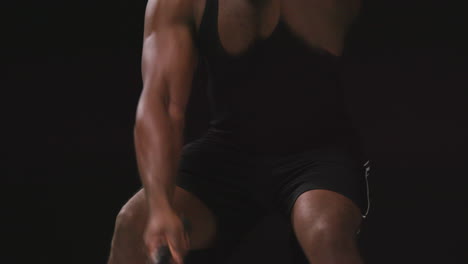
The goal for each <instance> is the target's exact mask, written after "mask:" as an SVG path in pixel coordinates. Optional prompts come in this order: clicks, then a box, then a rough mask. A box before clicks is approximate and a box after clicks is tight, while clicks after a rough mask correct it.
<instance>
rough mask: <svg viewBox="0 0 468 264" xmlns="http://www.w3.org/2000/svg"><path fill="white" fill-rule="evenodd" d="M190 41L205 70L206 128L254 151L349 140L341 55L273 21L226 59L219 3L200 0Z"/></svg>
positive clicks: (283, 150) (350, 131) (351, 133)
mask: <svg viewBox="0 0 468 264" xmlns="http://www.w3.org/2000/svg"><path fill="white" fill-rule="evenodd" d="M196 45H197V47H198V50H199V54H200V56H201V58H202V59H203V60H204V62H205V63H206V66H207V69H208V87H207V89H208V90H207V93H208V100H209V103H210V109H211V121H210V129H209V131H210V132H211V133H212V134H216V136H217V137H218V138H222V139H223V140H225V141H226V142H230V143H232V144H235V145H236V146H238V147H241V148H243V149H245V150H247V151H250V152H255V153H273V154H276V153H291V152H298V151H303V150H307V149H310V148H316V147H321V146H324V145H328V144H336V143H346V142H348V143H350V142H354V143H356V140H358V138H357V134H356V133H355V130H354V129H353V127H352V124H351V122H350V118H349V117H348V115H347V113H346V111H345V103H344V97H343V96H344V93H343V90H342V86H341V85H340V82H339V81H340V78H339V77H340V74H339V73H340V68H341V61H340V58H339V57H337V56H335V55H332V54H331V53H329V52H327V51H325V50H322V49H317V48H311V47H310V46H309V45H308V44H306V43H305V42H304V41H303V40H302V39H300V38H299V37H297V36H295V35H293V33H292V32H291V31H290V30H289V28H288V26H287V25H286V24H285V23H284V21H283V20H281V19H280V21H279V23H278V25H277V26H276V28H275V30H274V32H273V33H272V35H271V36H270V37H268V38H267V39H265V40H260V41H257V42H256V43H255V44H254V45H253V46H251V47H250V48H249V50H248V51H246V52H244V53H242V54H240V55H236V56H231V55H230V54H228V53H227V52H226V51H225V50H224V49H223V47H222V45H221V42H220V40H219V35H218V0H206V6H205V11H204V14H203V18H202V21H201V25H200V29H199V32H198V35H197V37H196Z"/></svg>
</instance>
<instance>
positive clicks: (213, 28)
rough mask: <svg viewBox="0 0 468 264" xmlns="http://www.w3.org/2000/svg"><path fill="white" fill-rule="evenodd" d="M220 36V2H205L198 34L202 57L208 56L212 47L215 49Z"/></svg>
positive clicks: (216, 0)
mask: <svg viewBox="0 0 468 264" xmlns="http://www.w3.org/2000/svg"><path fill="white" fill-rule="evenodd" d="M217 34H218V0H205V8H204V11H203V15H202V19H201V22H200V28H199V30H198V34H197V41H196V42H197V47H198V50H199V51H200V53H201V54H200V55H206V54H207V52H209V51H210V47H211V48H212V47H215V45H216V44H215V43H216V41H217Z"/></svg>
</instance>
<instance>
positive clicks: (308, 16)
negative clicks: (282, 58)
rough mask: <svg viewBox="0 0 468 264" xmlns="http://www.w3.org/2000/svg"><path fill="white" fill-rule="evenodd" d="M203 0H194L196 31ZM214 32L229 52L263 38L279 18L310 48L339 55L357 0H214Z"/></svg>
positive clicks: (354, 14)
mask: <svg viewBox="0 0 468 264" xmlns="http://www.w3.org/2000/svg"><path fill="white" fill-rule="evenodd" d="M206 1H213V0H199V1H194V4H195V6H194V20H195V23H196V29H197V32H198V31H199V28H200V23H201V20H202V17H203V14H204V10H205V5H206ZM218 3H219V17H218V23H219V24H218V31H219V36H220V41H221V43H222V45H223V47H224V49H225V50H226V51H227V52H228V53H230V54H233V55H236V54H241V53H242V52H244V51H246V50H247V49H248V47H249V46H251V45H252V43H253V42H255V41H256V40H258V39H267V38H268V37H269V36H270V35H271V34H272V33H273V32H274V30H275V28H276V26H277V24H278V22H279V19H280V17H281V19H282V20H283V22H285V23H286V24H288V26H289V29H290V30H291V31H292V32H294V34H296V35H297V36H298V37H300V38H301V39H303V40H304V41H305V42H306V43H307V44H309V45H310V46H312V47H319V48H322V49H325V50H328V51H329V52H331V53H333V54H335V55H340V54H341V52H342V50H343V43H344V38H345V37H346V33H347V30H348V28H349V26H350V24H351V23H352V22H353V20H354V18H355V17H356V16H357V15H358V12H359V9H360V6H361V0H218Z"/></svg>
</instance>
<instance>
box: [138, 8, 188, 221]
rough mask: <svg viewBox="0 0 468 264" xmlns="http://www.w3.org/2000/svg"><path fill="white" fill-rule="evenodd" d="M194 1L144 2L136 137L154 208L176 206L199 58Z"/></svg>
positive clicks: (139, 161) (149, 201)
mask: <svg viewBox="0 0 468 264" xmlns="http://www.w3.org/2000/svg"><path fill="white" fill-rule="evenodd" d="M191 3H192V1H187V0H149V1H148V4H147V7H146V14H145V31H144V44H143V54H142V77H143V91H142V93H141V96H140V99H139V102H138V109H137V114H136V122H135V128H134V138H135V148H136V155H137V161H138V169H139V173H140V178H141V180H142V183H143V186H144V189H145V194H146V197H147V201H148V206H149V211H150V214H151V213H152V212H154V211H156V210H159V209H170V208H171V207H172V196H173V193H174V189H175V177H176V173H177V167H178V163H179V159H180V153H181V149H182V146H183V128H184V124H185V109H186V104H187V101H188V98H189V94H190V89H191V84H192V78H193V74H194V71H195V67H196V64H197V54H196V52H197V51H196V48H195V47H194V43H193V38H192V34H194V33H193V29H192V28H193V27H192V26H191V25H192V24H191V23H193V22H192V21H193V12H192V6H191V5H192V4H191Z"/></svg>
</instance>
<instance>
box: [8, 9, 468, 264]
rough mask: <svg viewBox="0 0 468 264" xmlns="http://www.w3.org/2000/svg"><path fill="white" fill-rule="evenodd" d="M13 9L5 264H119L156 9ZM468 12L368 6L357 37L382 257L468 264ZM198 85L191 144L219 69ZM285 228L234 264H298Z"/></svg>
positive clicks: (350, 87) (361, 114)
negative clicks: (121, 217)
mask: <svg viewBox="0 0 468 264" xmlns="http://www.w3.org/2000/svg"><path fill="white" fill-rule="evenodd" d="M5 5H6V9H5V10H6V13H9V15H10V16H8V19H5V21H4V23H3V25H4V26H5V30H4V31H3V35H4V36H5V37H4V38H3V40H2V43H3V45H4V48H3V49H2V51H1V56H2V62H3V63H2V64H3V65H4V66H5V68H4V69H5V70H4V71H3V72H4V73H6V75H5V77H2V80H1V81H0V82H1V83H2V85H1V89H2V94H6V96H5V97H3V98H2V101H4V103H3V106H4V107H2V109H3V111H2V115H3V116H4V118H3V120H4V122H3V125H2V134H4V136H2V139H1V141H2V147H1V149H0V151H1V154H2V157H3V158H2V160H3V161H2V164H1V168H2V181H1V182H2V183H1V195H2V204H3V205H2V208H4V209H2V212H3V213H2V223H3V224H2V225H1V227H0V230H1V237H2V240H4V241H6V245H7V246H6V247H5V246H2V247H3V249H2V250H0V252H1V253H0V254H1V259H2V260H0V261H1V262H2V263H27V262H28V263H29V262H31V261H34V263H105V261H106V259H107V256H108V253H109V246H110V241H111V237H112V232H113V228H114V220H115V216H116V215H117V213H118V211H119V210H120V208H121V206H122V205H123V204H124V203H125V202H126V200H128V199H129V198H130V197H131V195H133V194H134V193H135V192H136V191H137V190H138V189H139V187H140V180H139V177H138V174H137V169H136V162H135V155H134V150H133V141H132V128H133V122H134V116H135V110H136V105H137V100H138V97H139V93H140V91H141V87H142V83H141V77H140V56H141V46H142V35H143V33H142V31H143V14H144V8H145V1H142V0H139V1H130V0H119V1H114V2H110V1H75V2H64V1H62V2H58V1H56V2H52V1H46V2H40V1H36V2H16V3H13V2H12V3H5ZM9 7H12V9H11V10H14V11H12V12H10V11H9V10H10V9H9ZM463 10H464V9H463V8H462V6H461V2H460V4H458V2H455V1H387V0H378V1H377V0H376V1H367V2H365V5H364V10H363V13H362V15H361V17H360V19H359V20H358V21H357V22H356V24H355V25H354V27H353V30H352V32H351V34H350V37H349V39H348V45H347V49H346V51H345V55H344V60H345V62H346V67H345V72H344V73H343V74H344V77H343V78H344V79H345V88H346V89H345V90H346V98H347V104H348V108H349V111H350V112H351V114H352V117H353V119H354V122H355V124H356V127H358V128H359V131H360V133H361V134H362V135H363V137H364V139H365V149H366V152H367V154H368V156H369V158H370V159H371V160H372V170H371V175H370V176H369V183H370V188H371V199H372V200H371V211H370V214H369V216H368V218H367V219H366V220H365V224H364V227H363V230H362V233H361V236H360V246H361V248H362V253H363V255H364V257H365V259H366V263H379V264H385V263H392V264H393V263H466V262H467V261H468V254H467V251H468V249H467V248H468V238H467V236H468V227H467V223H468V213H467V211H468V206H467V204H468V195H467V193H466V192H467V191H466V190H467V187H468V185H467V184H466V178H467V177H468V159H467V158H468V155H467V151H466V149H467V148H468V142H467V135H468V122H467V118H468V102H467V99H468V97H467V88H468V75H467V70H468V64H467V59H468V54H467V48H466V47H467V44H468V41H467V40H466V26H467V25H468V24H467V18H466V14H465V12H463ZM10 17H11V18H10ZM5 18H6V16H5ZM197 76H198V77H197V78H196V79H195V80H194V87H193V92H192V95H191V99H190V103H189V107H188V120H187V122H188V124H187V131H186V137H187V141H190V140H192V139H194V138H197V137H198V136H199V135H200V134H201V133H203V131H204V129H206V127H207V122H208V106H207V102H206V98H205V91H204V84H205V82H206V79H205V76H204V69H203V68H201V69H199V74H197ZM5 165H6V166H5ZM284 227H285V225H284V223H283V222H282V221H281V220H280V219H279V218H278V217H277V216H275V215H272V216H269V217H267V218H266V219H265V222H264V224H263V225H262V226H260V227H259V228H257V229H256V230H255V231H254V233H252V234H251V236H252V237H251V239H249V240H248V242H246V244H245V245H243V246H242V247H241V248H240V249H239V250H238V252H237V253H236V254H235V255H234V256H233V257H232V259H231V263H236V262H237V263H246V264H247V263H288V262H287V260H288V254H289V253H288V250H287V249H286V247H287V244H286V243H287V241H286V237H287V235H288V234H287V232H286V231H285V228H284ZM247 255H251V260H249V261H246V260H243V258H244V257H245V256H247ZM6 258H9V261H8V262H4V261H3V259H6Z"/></svg>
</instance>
